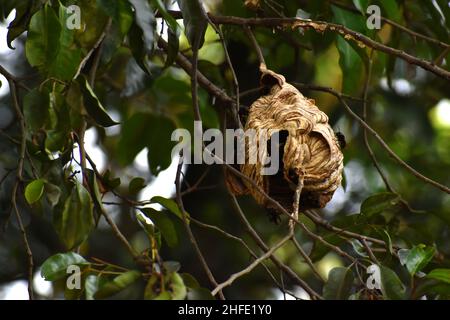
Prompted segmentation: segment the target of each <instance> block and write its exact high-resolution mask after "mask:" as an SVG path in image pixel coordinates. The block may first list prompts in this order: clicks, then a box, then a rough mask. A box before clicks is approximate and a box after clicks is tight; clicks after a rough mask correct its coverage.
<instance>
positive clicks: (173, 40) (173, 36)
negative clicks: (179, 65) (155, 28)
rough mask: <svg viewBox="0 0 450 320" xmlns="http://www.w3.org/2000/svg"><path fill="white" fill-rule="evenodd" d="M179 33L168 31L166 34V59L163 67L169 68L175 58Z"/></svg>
mask: <svg viewBox="0 0 450 320" xmlns="http://www.w3.org/2000/svg"><path fill="white" fill-rule="evenodd" d="M179 35H180V33H179V31H178V29H177V31H172V29H169V30H168V32H167V40H168V50H167V59H166V63H165V64H164V66H165V67H170V66H171V65H172V64H173V63H174V62H175V59H176V58H177V55H178V51H179V49H180V40H179Z"/></svg>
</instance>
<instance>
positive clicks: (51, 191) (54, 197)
mask: <svg viewBox="0 0 450 320" xmlns="http://www.w3.org/2000/svg"><path fill="white" fill-rule="evenodd" d="M44 189H45V196H46V197H47V199H48V202H50V204H51V205H52V207H54V206H56V205H57V204H58V202H59V199H60V198H61V189H60V188H59V187H58V186H57V185H54V184H52V183H49V182H47V183H46V184H45V188H44Z"/></svg>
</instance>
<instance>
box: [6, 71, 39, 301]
mask: <svg viewBox="0 0 450 320" xmlns="http://www.w3.org/2000/svg"><path fill="white" fill-rule="evenodd" d="M8 83H9V88H10V91H11V99H12V103H13V106H14V109H15V111H16V114H17V117H18V119H19V125H20V133H21V141H20V152H19V164H18V166H17V174H16V178H17V180H16V183H15V184H14V188H13V192H12V205H13V208H14V212H15V214H16V218H17V222H18V223H19V228H20V231H21V233H22V238H23V242H24V245H25V250H26V253H27V257H28V296H29V298H30V300H33V299H34V292H33V268H34V262H33V252H32V251H31V247H30V243H29V241H28V236H27V232H26V230H25V226H24V224H23V221H22V217H21V215H20V212H19V209H18V207H17V191H18V188H19V184H20V183H22V182H23V166H24V161H25V153H26V143H27V135H26V127H25V119H24V117H23V114H22V110H21V109H20V105H19V98H18V96H17V88H16V84H15V82H14V80H13V78H8Z"/></svg>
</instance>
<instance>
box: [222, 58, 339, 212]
mask: <svg viewBox="0 0 450 320" xmlns="http://www.w3.org/2000/svg"><path fill="white" fill-rule="evenodd" d="M261 72H262V76H261V84H262V85H263V86H264V88H265V89H266V90H267V91H266V92H268V93H267V94H266V95H263V96H261V97H260V98H259V99H257V100H256V101H255V102H253V104H252V105H251V106H250V109H249V115H248V119H247V122H246V125H245V130H248V129H256V130H258V129H265V130H268V131H269V133H270V135H272V133H273V132H278V133H279V146H278V147H279V164H280V167H279V170H278V173H277V174H275V175H261V168H262V167H263V166H264V164H263V163H262V161H261V160H260V158H259V157H258V160H257V162H256V163H254V162H253V163H254V164H250V163H248V162H249V161H247V159H248V157H249V153H251V152H257V151H255V150H260V149H259V148H258V149H255V148H254V147H253V146H251V145H250V146H249V145H248V143H247V144H246V161H245V163H244V164H241V165H240V167H239V169H240V171H241V172H242V173H243V174H244V175H246V176H247V177H249V178H250V179H252V180H253V181H254V182H256V184H257V185H258V186H259V187H261V188H262V189H263V190H264V191H265V192H266V193H267V194H268V195H269V196H270V197H272V198H273V199H275V200H277V201H278V202H279V203H280V204H281V205H282V206H283V207H284V208H285V209H286V210H288V211H289V212H292V210H293V199H294V193H295V190H296V189H297V186H298V185H299V182H300V184H303V186H302V189H301V195H300V202H299V208H300V210H306V209H312V208H323V207H325V205H326V204H327V203H328V202H329V201H330V200H331V198H332V196H333V193H334V191H335V190H336V189H337V188H338V186H339V185H340V183H341V180H342V170H343V154H342V152H341V148H340V146H339V141H338V139H337V138H336V136H335V133H334V131H333V129H332V128H331V127H330V125H329V124H328V117H327V115H326V114H325V113H324V112H322V111H320V110H319V108H318V107H317V106H316V105H315V101H314V100H312V99H308V98H306V97H304V96H303V95H302V94H301V93H300V92H299V91H298V90H297V89H296V88H295V87H294V86H292V85H290V84H289V83H286V79H285V78H284V77H283V76H282V75H279V74H277V73H275V72H273V71H271V70H268V69H267V68H266V67H265V65H263V64H262V65H261ZM267 142H268V144H269V140H267ZM258 143H260V142H259V140H258V142H257V144H258ZM263 150H265V156H270V154H268V153H269V150H270V145H269V146H267V148H266V149H263ZM259 152H261V151H259ZM262 159H264V156H263V157H262ZM300 179H301V181H300ZM227 185H228V187H229V189H230V190H231V192H233V193H234V194H236V195H244V194H251V195H252V196H253V197H254V198H255V199H256V201H257V202H258V203H259V204H261V205H262V206H264V207H266V208H268V209H269V210H270V211H273V210H274V209H275V207H273V206H272V205H271V203H270V202H269V201H268V200H267V198H266V197H265V196H264V195H263V194H261V193H260V192H259V191H258V190H257V189H256V188H255V187H254V186H253V185H252V184H251V183H249V181H246V180H245V179H242V180H241V179H239V178H237V176H236V175H233V174H232V173H231V172H230V171H228V172H227Z"/></svg>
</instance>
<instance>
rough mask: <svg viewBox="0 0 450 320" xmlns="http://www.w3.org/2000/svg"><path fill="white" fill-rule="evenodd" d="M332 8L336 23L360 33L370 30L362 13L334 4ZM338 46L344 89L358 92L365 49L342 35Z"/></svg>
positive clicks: (344, 90)
mask: <svg viewBox="0 0 450 320" xmlns="http://www.w3.org/2000/svg"><path fill="white" fill-rule="evenodd" d="M331 9H332V11H333V15H334V21H335V22H336V23H339V24H342V25H344V26H346V27H347V28H349V29H352V30H354V31H357V32H360V33H364V34H365V33H368V32H369V30H368V29H367V28H366V23H365V20H364V18H363V17H362V16H361V15H357V14H355V13H352V12H349V11H347V10H344V9H341V8H339V7H336V6H333V5H332V6H331ZM336 46H337V49H338V51H339V65H340V66H341V69H342V77H343V78H342V91H343V92H345V93H354V92H357V91H358V88H359V87H360V83H361V81H360V80H361V77H362V72H363V63H362V62H363V61H362V59H364V58H365V51H363V50H361V49H360V48H358V47H357V45H356V44H355V43H354V42H353V41H351V42H347V40H345V39H344V38H343V37H342V36H341V35H339V36H338V37H337V40H336Z"/></svg>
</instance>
